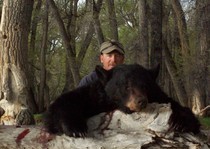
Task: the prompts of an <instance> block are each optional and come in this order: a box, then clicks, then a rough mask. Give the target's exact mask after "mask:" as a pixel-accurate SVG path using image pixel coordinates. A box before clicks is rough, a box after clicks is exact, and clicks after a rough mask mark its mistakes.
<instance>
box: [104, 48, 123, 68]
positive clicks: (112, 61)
mask: <svg viewBox="0 0 210 149" xmlns="http://www.w3.org/2000/svg"><path fill="white" fill-rule="evenodd" d="M100 61H101V63H102V64H103V67H104V69H105V70H110V69H111V68H113V67H115V66H116V65H119V64H123V62H124V55H122V54H120V53H119V52H117V51H112V52H110V53H107V54H105V53H104V54H101V55H100Z"/></svg>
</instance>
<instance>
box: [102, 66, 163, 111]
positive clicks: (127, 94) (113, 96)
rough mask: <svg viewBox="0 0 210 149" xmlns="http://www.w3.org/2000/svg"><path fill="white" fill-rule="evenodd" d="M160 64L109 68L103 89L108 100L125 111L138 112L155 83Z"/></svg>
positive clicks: (145, 103) (144, 104)
mask: <svg viewBox="0 0 210 149" xmlns="http://www.w3.org/2000/svg"><path fill="white" fill-rule="evenodd" d="M159 68H160V66H159V65H158V66H157V67H156V68H154V69H145V68H144V67H142V66H140V65H138V64H131V65H125V64H122V65H118V66H116V67H114V68H113V69H111V70H109V71H108V72H109V73H107V72H106V73H103V74H108V75H104V77H103V78H107V81H106V85H105V91H106V94H107V96H108V97H109V99H110V100H113V101H114V102H115V103H116V104H117V105H118V108H119V109H120V110H121V111H123V112H125V113H132V112H139V111H141V110H142V109H143V108H145V107H146V105H147V103H148V96H149V95H148V92H149V89H150V88H151V85H153V84H155V81H156V78H157V76H158V73H159ZM105 76H106V77H105Z"/></svg>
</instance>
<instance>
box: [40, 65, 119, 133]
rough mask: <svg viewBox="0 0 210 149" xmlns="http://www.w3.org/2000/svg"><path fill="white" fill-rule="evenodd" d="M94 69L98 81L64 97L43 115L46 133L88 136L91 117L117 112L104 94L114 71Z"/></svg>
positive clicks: (65, 94)
mask: <svg viewBox="0 0 210 149" xmlns="http://www.w3.org/2000/svg"><path fill="white" fill-rule="evenodd" d="M95 70H96V74H97V76H98V78H99V79H98V80H97V81H96V82H94V83H92V84H90V85H88V86H83V87H79V88H77V89H75V90H72V91H70V92H67V93H64V94H62V95H61V96H59V97H58V98H57V99H56V100H55V101H54V102H53V103H52V104H51V105H50V106H49V108H48V110H47V111H46V112H45V116H44V126H45V128H46V131H47V132H49V133H52V134H63V133H64V134H66V135H68V136H71V137H85V136H86V134H87V129H88V128H87V124H86V122H87V119H88V118H90V117H91V116H94V115H97V114H99V113H101V112H109V111H112V110H114V109H116V106H115V104H114V103H113V102H112V101H111V100H107V96H106V93H105V91H104V87H105V84H106V82H107V81H108V80H109V78H110V76H111V71H106V70H104V69H103V68H102V67H101V66H96V69H95Z"/></svg>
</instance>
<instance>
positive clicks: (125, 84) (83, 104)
mask: <svg viewBox="0 0 210 149" xmlns="http://www.w3.org/2000/svg"><path fill="white" fill-rule="evenodd" d="M158 72H159V67H157V68H155V69H145V68H143V67H142V66H140V65H138V64H131V65H119V66H116V67H114V68H113V69H111V70H109V71H106V70H104V69H103V68H102V67H101V66H97V67H96V73H97V75H98V78H99V80H98V81H96V82H94V83H93V84H90V85H88V86H85V87H80V88H77V89H75V90H73V91H70V92H67V93H65V94H63V95H61V96H60V97H58V98H57V99H56V100H55V101H54V102H53V103H52V104H51V105H50V107H49V109H48V111H47V112H46V117H45V122H44V124H45V127H46V129H47V131H48V132H50V133H57V134H59V133H60V134H62V133H65V134H66V135H68V136H73V137H85V136H86V133H87V124H86V122H87V119H88V118H90V117H92V116H94V115H96V114H99V113H101V112H110V111H113V110H115V109H119V110H121V111H123V112H124V113H127V114H129V113H132V112H139V111H141V110H142V109H143V108H145V107H146V105H147V103H148V102H149V103H151V102H158V103H171V108H172V111H173V112H172V115H171V117H170V121H169V125H170V128H171V130H173V131H178V132H193V133H195V134H196V133H198V132H199V128H200V124H199V121H198V120H197V119H196V117H195V116H194V115H193V113H192V112H191V110H190V109H189V108H186V107H182V106H181V105H180V104H178V103H177V102H176V101H174V100H172V99H171V98H169V97H168V96H167V95H166V94H165V93H164V92H163V91H162V90H161V88H160V87H159V86H158V85H157V83H156V78H157V76H158Z"/></svg>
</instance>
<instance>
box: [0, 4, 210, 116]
mask: <svg viewBox="0 0 210 149" xmlns="http://www.w3.org/2000/svg"><path fill="white" fill-rule="evenodd" d="M0 16H1V18H0V20H1V24H0V98H1V99H6V100H7V101H8V102H10V103H12V104H15V105H20V106H25V107H28V108H29V109H30V110H31V111H32V112H33V113H42V112H43V111H45V110H46V108H47V107H48V105H49V104H50V102H51V101H53V100H54V99H55V98H56V97H57V96H58V95H60V94H61V93H62V92H66V91H69V90H71V89H73V88H75V87H77V85H78V82H79V81H80V79H81V78H82V77H83V76H85V75H86V74H88V73H89V72H90V71H92V70H93V69H94V68H95V65H97V64H100V63H99V59H98V57H99V54H100V53H99V46H100V44H101V43H102V42H103V41H105V40H107V39H115V40H118V41H120V42H121V43H122V44H123V45H124V47H125V51H126V54H125V57H126V63H127V64H130V63H138V64H140V65H143V66H144V67H146V68H153V67H154V66H156V65H157V64H159V63H160V64H161V72H160V74H159V78H158V83H159V84H160V86H161V87H162V88H163V90H164V91H165V92H166V93H167V94H168V95H169V96H172V97H173V98H174V99H175V100H177V101H178V102H179V103H180V104H182V105H183V106H187V107H190V108H191V109H192V110H193V112H194V113H195V114H200V115H208V114H209V113H208V107H209V106H208V105H210V1H209V0H80V1H79V0H0ZM205 107H206V108H205ZM204 109H205V110H204Z"/></svg>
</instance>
